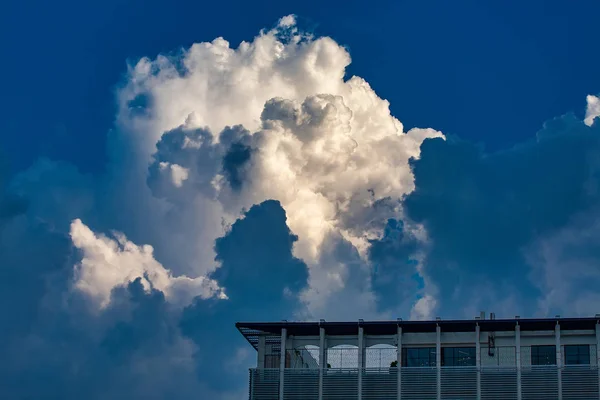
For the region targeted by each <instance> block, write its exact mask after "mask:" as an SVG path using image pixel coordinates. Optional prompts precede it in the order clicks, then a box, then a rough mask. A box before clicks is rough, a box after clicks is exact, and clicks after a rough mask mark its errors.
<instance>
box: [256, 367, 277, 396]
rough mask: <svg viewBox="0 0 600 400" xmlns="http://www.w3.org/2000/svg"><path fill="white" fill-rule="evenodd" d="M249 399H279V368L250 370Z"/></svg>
mask: <svg viewBox="0 0 600 400" xmlns="http://www.w3.org/2000/svg"><path fill="white" fill-rule="evenodd" d="M250 399H251V400H278V399H279V369H277V368H267V369H251V370H250Z"/></svg>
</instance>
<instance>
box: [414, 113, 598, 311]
mask: <svg viewBox="0 0 600 400" xmlns="http://www.w3.org/2000/svg"><path fill="white" fill-rule="evenodd" d="M599 155H600V129H599V128H598V127H597V126H594V127H588V126H586V125H585V124H584V123H583V122H582V121H580V120H577V119H576V118H575V117H574V116H572V115H565V116H563V117H560V118H557V119H555V120H552V121H549V122H548V123H546V124H545V125H544V128H543V129H542V130H541V131H540V132H539V133H538V134H537V137H536V140H535V141H532V142H530V143H525V144H523V145H520V146H517V147H515V148H513V149H510V150H507V151H503V152H498V153H493V154H486V153H485V152H484V151H483V150H482V149H481V148H479V147H478V146H475V145H473V144H471V143H467V142H464V141H461V140H459V139H457V138H449V139H448V140H446V141H444V140H441V139H431V140H426V141H425V142H424V143H423V145H422V146H421V157H420V159H419V160H413V162H412V168H413V171H414V175H415V185H416V189H415V191H414V192H413V193H411V194H410V195H408V196H407V197H406V199H405V200H404V207H405V211H406V215H407V216H408V218H409V219H410V220H411V221H413V222H417V223H420V224H423V225H424V226H425V228H426V231H427V234H428V237H429V243H430V246H431V247H430V249H429V252H428V254H427V261H426V271H427V274H428V275H429V276H431V278H432V279H433V280H434V282H435V283H436V284H437V285H438V286H439V289H440V298H442V299H445V300H446V299H447V301H445V302H444V303H443V304H442V305H441V312H442V314H443V315H450V314H452V315H453V314H455V313H456V312H455V311H453V309H452V308H453V307H454V306H455V305H456V304H460V302H461V301H462V302H463V303H464V302H465V301H467V302H470V301H473V298H472V295H470V293H471V294H472V293H474V292H479V293H485V292H486V291H487V292H489V291H494V290H498V292H499V293H502V292H504V296H508V295H513V294H514V295H516V296H517V297H518V298H520V299H522V300H525V303H522V306H523V310H524V311H526V313H527V314H529V313H532V312H535V307H536V303H535V301H534V299H535V298H536V297H537V296H538V295H539V286H538V285H537V284H536V282H532V281H531V280H530V279H529V278H530V272H531V268H530V265H529V264H527V262H526V259H525V257H524V254H523V251H524V248H525V247H526V246H528V245H529V244H530V243H531V242H532V241H535V240H536V239H537V238H539V237H541V236H544V235H548V234H550V233H552V232H554V231H556V230H558V229H560V228H562V227H564V226H565V225H567V224H568V223H569V221H570V220H571V219H572V218H573V217H574V216H575V215H577V214H578V213H581V212H583V211H585V210H587V209H589V208H590V207H593V206H595V205H597V204H598V201H599V194H600V193H599V192H598V183H599V181H598V177H599V176H598V171H599V170H598V166H599V164H598V160H600V158H599ZM599 261H600V260H599ZM499 288H502V289H501V290H500V289H499ZM499 293H498V294H499ZM500 296H502V295H500ZM469 298H471V300H469ZM452 299H454V300H455V301H456V302H454V301H452ZM490 301H491V300H490V299H487V304H485V303H486V301H485V300H484V301H483V302H482V304H481V306H485V307H489V306H492V307H493V306H494V305H493V304H489V303H490Z"/></svg>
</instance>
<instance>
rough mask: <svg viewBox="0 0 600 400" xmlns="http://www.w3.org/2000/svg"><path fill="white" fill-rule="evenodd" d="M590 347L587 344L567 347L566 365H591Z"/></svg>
mask: <svg viewBox="0 0 600 400" xmlns="http://www.w3.org/2000/svg"><path fill="white" fill-rule="evenodd" d="M589 363H590V346H588V345H587V344H583V345H573V346H565V365H589Z"/></svg>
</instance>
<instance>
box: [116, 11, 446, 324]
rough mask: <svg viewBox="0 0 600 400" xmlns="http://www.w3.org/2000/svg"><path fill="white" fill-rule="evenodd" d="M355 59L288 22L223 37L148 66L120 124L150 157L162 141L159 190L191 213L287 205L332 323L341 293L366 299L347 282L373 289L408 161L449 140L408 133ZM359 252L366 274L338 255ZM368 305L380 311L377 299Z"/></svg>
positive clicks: (315, 291) (316, 295)
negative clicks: (232, 41) (378, 241)
mask: <svg viewBox="0 0 600 400" xmlns="http://www.w3.org/2000/svg"><path fill="white" fill-rule="evenodd" d="M349 62H350V57H349V55H348V53H347V51H346V50H345V49H344V48H343V47H341V46H340V45H338V44H337V43H335V42H334V41H333V40H331V39H329V38H317V39H314V38H311V37H310V36H307V35H304V34H302V33H300V32H299V31H298V30H297V29H296V27H295V23H294V19H293V17H286V18H284V19H282V20H281V21H280V22H279V24H278V25H277V27H276V28H274V29H273V30H270V31H266V32H262V33H261V35H260V36H258V37H257V38H255V40H254V41H253V42H251V43H246V42H243V43H241V44H240V45H239V47H238V48H236V49H232V48H230V46H229V43H228V42H226V41H225V40H223V39H216V40H214V41H213V42H212V43H202V44H196V45H194V46H192V47H191V48H190V49H189V50H188V51H185V52H183V53H182V54H180V55H179V56H178V57H177V58H176V59H171V58H166V57H159V58H158V59H156V60H154V61H150V60H147V59H143V60H141V61H140V62H139V63H138V64H137V65H135V66H134V67H132V69H131V71H130V79H129V84H128V85H127V86H126V87H125V88H124V90H123V92H122V95H121V97H120V99H121V103H120V104H121V113H120V115H119V121H120V122H121V123H122V124H123V125H124V126H127V127H129V134H131V135H134V136H135V140H136V142H137V143H138V144H139V148H140V149H142V150H141V151H142V153H143V154H145V155H148V156H150V152H152V151H154V145H155V143H156V152H155V153H154V154H153V155H152V159H153V163H152V165H151V166H150V175H149V179H148V185H149V186H150V187H151V188H152V191H153V193H154V195H155V196H157V197H161V198H164V199H166V200H167V201H168V202H170V203H171V204H173V205H174V206H176V207H177V208H178V210H177V212H178V213H193V214H197V213H199V212H201V211H199V209H203V208H204V209H207V208H210V209H211V210H213V211H211V214H212V215H213V216H214V215H215V214H216V213H219V214H220V215H221V217H222V218H223V219H224V220H225V221H228V222H229V223H231V222H232V221H233V220H235V218H236V217H237V216H238V215H239V213H240V211H241V210H243V209H248V208H249V207H250V206H252V205H253V204H257V203H260V202H262V201H264V200H267V199H276V200H278V201H280V202H281V205H282V207H283V208H284V209H285V210H286V213H287V217H288V221H287V223H288V225H289V226H290V228H291V229H292V231H293V232H294V233H295V234H297V235H298V238H299V239H298V242H297V244H296V245H295V246H294V254H295V255H296V256H298V257H300V258H302V259H303V260H304V261H305V262H306V263H307V264H308V266H309V271H310V285H309V286H310V287H309V289H308V290H307V291H306V293H305V294H304V299H305V302H306V305H307V306H308V310H309V312H311V313H313V314H319V315H323V314H327V313H329V312H332V310H328V309H327V304H328V301H327V300H328V298H330V297H331V296H332V295H334V294H336V293H337V294H339V292H341V291H344V290H354V289H352V288H349V287H348V285H347V279H346V278H347V277H349V276H351V275H352V276H355V277H356V278H357V279H362V280H368V278H369V276H368V273H366V274H364V271H361V270H360V266H361V263H360V260H361V259H362V260H365V261H366V259H367V248H368V246H369V240H371V239H375V238H378V237H379V236H380V235H381V234H382V232H383V228H384V226H385V224H386V221H387V219H388V218H397V217H399V216H400V215H401V206H400V199H401V198H402V196H404V195H405V194H407V193H410V192H411V191H412V190H413V177H412V173H411V171H410V168H409V163H408V160H409V159H410V158H416V157H418V156H419V146H420V144H421V142H422V141H423V140H424V139H425V138H427V137H437V136H441V134H440V133H439V132H436V131H434V130H430V129H412V130H410V131H408V132H404V131H403V127H402V124H401V123H400V121H398V120H397V119H396V118H394V117H393V116H392V115H390V111H389V105H388V102H387V101H385V100H382V99H381V98H379V97H378V96H377V95H376V94H375V92H374V91H373V90H372V89H371V87H370V86H369V85H368V83H367V82H365V81H364V80H363V79H361V78H358V77H352V78H350V79H349V80H344V73H345V67H346V66H347V65H348V64H349ZM139 99H145V101H144V102H143V104H144V107H143V109H140V106H139V105H138V104H139V101H138V100H139ZM144 152H145V153H144ZM382 203H385V204H382ZM378 204H379V205H378ZM203 214H208V212H204V213H203ZM212 233H213V234H214V236H213V237H210V236H208V235H207V236H205V238H204V239H203V240H214V238H216V236H217V235H218V233H219V232H218V231H213V232H212ZM346 242H348V243H349V252H350V253H352V251H354V252H356V254H357V256H356V260H355V261H356V262H354V263H353V264H352V265H353V266H354V267H352V265H350V264H349V263H348V262H346V261H347V259H340V257H338V256H337V255H335V253H336V251H337V252H338V253H339V251H338V250H336V249H339V246H343V244H344V243H346ZM352 249H354V250H352ZM345 257H346V258H347V257H349V255H346V256H345ZM361 257H362V258H361ZM212 267H213V266H212V264H207V265H201V266H200V268H201V270H203V271H209V270H210V269H211V268H212ZM350 268H358V270H356V271H350V270H349V269H350ZM409 269H410V268H409ZM412 270H413V271H412V273H414V267H413V268H412ZM361 274H363V275H364V276H363V277H362V278H360V275H361ZM410 274H411V273H409V274H408V275H409V276H410ZM364 289H366V290H368V284H367V288H364ZM356 294H357V295H358V294H360V293H356ZM363 307H364V308H363V312H365V313H369V312H371V313H372V312H374V311H375V309H374V308H373V303H372V301H371V300H369V299H366V300H365V302H364V303H363Z"/></svg>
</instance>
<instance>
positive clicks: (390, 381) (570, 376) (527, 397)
mask: <svg viewBox="0 0 600 400" xmlns="http://www.w3.org/2000/svg"><path fill="white" fill-rule="evenodd" d="M359 373H360V374H361V379H360V381H361V382H360V385H361V386H362V399H363V400H400V399H401V400H417V399H418V400H430V399H431V400H471V399H472V400H492V399H493V400H511V399H514V400H517V399H518V398H519V397H518V393H519V391H520V392H521V397H520V398H521V399H522V400H553V399H559V398H562V400H598V399H600V395H599V382H598V368H597V366H589V365H585V366H566V367H562V368H560V369H558V368H556V367H555V366H543V367H524V368H522V369H521V371H520V385H519V373H518V371H517V369H516V368H514V367H482V368H480V370H479V371H478V370H477V368H476V367H441V368H440V369H439V374H440V375H439V388H438V369H437V368H435V367H434V368H400V369H398V368H376V369H372V368H364V369H360V370H359V369H357V368H347V369H326V370H324V371H323V383H322V393H323V396H322V400H349V399H357V398H358V390H359ZM399 373H400V379H398V374H399ZM283 379H284V385H283V394H284V395H283V400H319V382H320V378H319V370H318V369H307V368H304V369H285V370H284V373H283ZM279 380H280V371H279V369H276V368H273V369H251V370H250V400H280V399H279ZM559 392H562V393H561V394H562V395H561V396H560V395H559ZM438 393H439V397H438Z"/></svg>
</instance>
